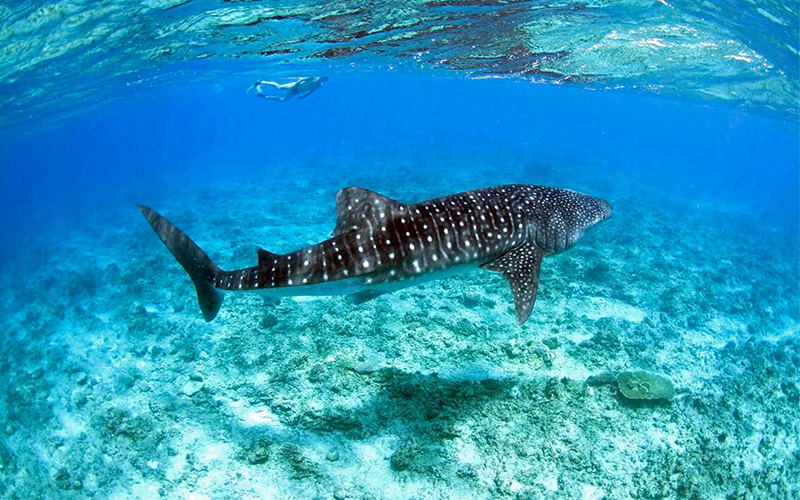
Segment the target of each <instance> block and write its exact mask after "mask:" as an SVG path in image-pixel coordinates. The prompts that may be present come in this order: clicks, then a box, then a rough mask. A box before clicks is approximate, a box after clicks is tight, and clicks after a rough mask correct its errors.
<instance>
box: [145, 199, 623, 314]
mask: <svg viewBox="0 0 800 500" xmlns="http://www.w3.org/2000/svg"><path fill="white" fill-rule="evenodd" d="M139 209H140V210H141V212H142V214H143V215H144V217H145V218H146V219H147V221H148V222H149V223H150V226H151V227H152V228H153V230H155V232H156V234H157V235H158V237H159V238H160V239H161V241H162V242H163V243H164V244H165V245H166V247H167V248H168V249H169V251H170V252H171V253H172V255H173V256H174V257H175V258H176V259H177V261H178V262H179V263H180V265H181V266H183V268H184V269H185V270H186V272H187V273H188V274H189V277H190V278H191V280H192V282H193V283H194V286H195V289H196V291H197V299H198V302H199V304H200V310H201V312H202V314H203V318H204V319H205V320H206V321H212V320H213V319H214V318H215V317H216V316H217V313H218V312H219V310H220V307H221V306H222V300H223V294H224V293H226V292H235V291H250V292H257V293H260V294H262V295H264V296H265V297H269V298H280V297H284V296H306V295H348V296H349V297H350V298H351V299H352V300H353V301H354V302H355V303H361V302H364V301H367V300H371V299H373V298H376V297H379V296H380V295H383V294H385V293H388V292H392V291H395V290H399V289H402V288H405V287H408V286H412V285H415V284H418V283H420V282H423V281H427V280H432V279H438V278H442V277H445V276H450V275H453V274H459V273H463V272H466V271H470V270H473V269H486V270H489V271H495V272H498V273H500V274H502V275H503V276H504V277H505V279H506V281H508V284H509V285H510V287H511V294H512V296H513V299H514V306H515V312H516V321H517V324H520V325H521V324H523V323H524V322H525V321H526V320H527V319H528V317H529V316H530V314H531V311H532V310H533V305H534V303H535V302H536V293H537V291H538V289H539V269H540V266H541V264H542V258H543V257H545V256H549V255H554V254H557V253H560V252H563V251H565V250H568V249H569V248H571V247H572V246H574V245H575V244H576V243H577V242H578V240H580V239H581V237H583V235H584V234H585V233H586V230H587V229H589V228H591V227H592V226H594V225H596V224H597V223H599V222H601V221H604V220H606V219H608V218H609V217H611V205H610V204H609V203H608V202H606V201H604V200H601V199H599V198H593V197H591V196H588V195H585V194H582V193H579V192H577V191H573V190H570V189H563V188H555V187H547V186H533V185H526V184H513V185H505V186H497V187H490V188H485V189H477V190H473V191H467V192H463V193H458V194H453V195H450V196H445V197H442V198H436V199H432V200H428V201H422V202H419V203H403V202H400V201H397V200H395V199H392V198H390V197H388V196H384V195H382V194H379V193H376V192H373V191H369V190H367V189H363V188H360V187H347V188H344V189H342V190H340V191H339V192H338V194H337V195H336V216H337V218H336V225H335V228H334V231H333V235H332V237H331V238H329V239H327V240H325V241H323V242H321V243H318V244H316V245H313V246H310V247H307V248H303V249H301V250H297V251H295V252H291V253H287V254H283V255H278V254H275V253H272V252H269V251H267V250H263V249H259V250H258V264H257V265H255V266H253V267H248V268H245V269H238V270H235V271H223V270H222V269H220V268H219V267H217V265H216V264H214V263H213V262H212V261H211V259H210V258H209V257H208V255H206V253H205V252H204V251H203V250H201V249H200V247H199V246H198V245H197V244H196V243H195V242H194V241H192V239H190V238H189V237H188V236H187V235H186V234H184V233H183V232H182V231H181V230H180V229H178V228H177V227H176V226H175V225H174V224H172V223H171V222H170V221H168V220H167V219H165V218H164V217H162V216H161V215H159V214H158V213H156V212H155V211H154V210H152V209H151V208H148V207H146V206H143V205H139Z"/></svg>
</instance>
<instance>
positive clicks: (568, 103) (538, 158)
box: [0, 61, 800, 499]
mask: <svg viewBox="0 0 800 500" xmlns="http://www.w3.org/2000/svg"><path fill="white" fill-rule="evenodd" d="M258 70H259V67H258V66H257V65H252V64H243V63H239V62H235V61H234V62H215V63H202V62H200V63H198V62H195V63H182V66H181V74H182V75H184V77H183V78H181V79H174V80H170V79H166V80H165V81H159V82H158V83H153V84H152V86H149V85H138V86H137V85H132V86H126V85H120V86H117V87H111V88H110V89H107V93H106V94H104V97H103V98H102V99H99V98H98V102H91V100H88V101H86V102H85V103H84V105H85V109H83V106H77V107H75V109H72V110H71V113H68V114H64V113H62V112H59V113H53V114H52V115H51V116H49V117H48V116H47V115H44V117H42V116H43V115H41V114H40V113H39V112H38V111H37V115H36V119H31V120H29V121H23V122H18V123H14V124H10V125H8V126H6V127H5V128H3V129H1V130H0V169H1V170H2V176H0V178H1V179H2V180H0V217H2V220H3V233H4V234H3V241H2V244H0V252H2V255H3V257H2V261H1V262H0V281H2V285H3V288H2V290H3V291H2V292H0V297H2V300H0V304H2V305H0V311H2V313H3V323H2V326H3V329H4V331H5V332H7V333H6V336H5V338H4V339H3V341H2V352H3V359H4V361H3V363H2V364H0V380H2V382H3V383H4V385H5V386H6V387H10V389H8V390H7V391H6V393H5V395H4V396H3V397H2V405H0V418H1V419H2V423H3V424H4V425H3V426H0V430H2V435H0V464H2V466H3V468H2V469H0V496H2V495H3V494H6V495H9V498H23V497H24V494H25V493H24V492H25V491H27V489H28V488H34V490H33V491H35V492H36V493H37V494H39V495H41V496H42V497H43V498H56V497H64V498H86V497H91V498H185V497H186V495H188V494H190V493H191V494H196V495H206V496H200V497H198V498H244V497H246V496H247V495H250V497H252V498H312V497H314V495H319V498H331V497H333V495H337V496H336V498H454V499H455V498H523V497H524V496H518V494H519V495H523V494H530V495H531V498H538V496H536V495H540V496H545V497H552V498H586V499H594V498H598V499H599V498H631V497H633V496H634V495H635V496H636V497H638V498H684V497H687V496H688V497H692V498H731V497H733V496H736V495H750V497H752V498H793V497H794V495H797V494H798V492H800V484H798V482H797V479H796V478H797V475H796V472H797V462H796V457H797V453H799V452H800V451H798V448H797V442H798V427H797V419H796V417H797V397H798V396H797V394H798V389H797V374H798V366H799V363H800V362H798V359H800V357H798V345H799V343H798V332H800V312H799V311H798V307H799V306H800V296H798V293H799V292H798V278H800V275H799V274H798V273H799V272H800V271H799V270H800V238H799V237H798V235H800V125H798V122H797V120H792V119H788V118H787V119H781V117H778V116H775V115H774V114H769V115H768V114H761V113H759V112H758V111H757V110H745V109H740V108H737V107H735V106H726V105H723V104H721V103H717V102H714V103H708V102H701V101H699V100H696V99H690V98H687V99H683V100H681V99H677V98H675V97H673V98H669V97H659V96H654V95H652V94H650V93H645V92H639V91H637V90H635V89H621V90H617V91H613V90H598V89H593V88H588V87H585V86H582V85H536V84H532V83H530V82H525V81H518V80H513V79H498V78H487V79H468V78H465V77H464V76H463V75H459V74H454V75H453V76H449V77H448V76H445V75H442V74H439V73H437V74H430V73H423V72H414V71H408V70H404V71H399V72H393V71H371V72H370V71H366V72H348V71H346V70H343V69H338V70H333V69H328V70H327V71H326V72H325V74H326V75H327V76H329V77H330V80H329V81H328V82H327V83H326V84H325V85H324V86H323V88H321V89H320V90H319V91H317V92H315V93H314V94H313V95H311V96H310V97H308V98H307V99H304V100H292V101H287V102H283V103H278V102H271V101H267V100H265V99H258V98H256V97H255V96H254V95H253V94H252V93H250V94H247V93H246V92H245V90H246V89H247V87H248V86H249V85H250V83H252V78H251V77H250V76H249V75H251V74H253V73H257V72H258ZM268 70H269V68H268V67H266V66H265V67H264V71H265V74H263V75H261V76H262V77H263V78H269V77H270V75H269V74H267V72H268ZM226 75H232V76H226ZM140 76H141V78H142V80H144V81H150V80H148V77H149V76H152V75H150V74H149V73H147V72H142V75H140ZM784 118H785V117H784ZM510 182H519V183H530V184H547V185H557V186H560V187H566V188H573V189H577V190H580V191H584V192H587V193H590V194H592V195H595V196H598V197H601V198H604V199H607V200H609V201H610V202H611V204H612V205H613V207H614V217H613V218H612V219H611V220H609V221H607V222H604V223H603V224H602V225H600V226H599V227H598V228H597V229H596V230H595V231H593V232H592V233H591V234H590V235H589V236H587V237H586V238H585V239H584V240H583V241H582V242H581V243H580V244H579V245H578V246H577V247H576V248H575V249H574V250H571V251H570V252H568V253H566V254H565V255H563V256H559V257H557V258H553V259H552V260H546V261H545V265H544V267H543V271H542V273H543V274H542V283H543V284H542V290H541V291H540V298H539V302H537V306H536V309H535V310H534V314H533V316H532V319H531V321H530V322H529V323H527V324H526V325H524V326H523V327H517V326H516V325H515V324H514V323H513V314H512V313H510V307H511V298H510V294H509V293H508V288H507V286H506V285H505V283H504V282H502V281H501V280H500V279H499V278H497V279H495V278H496V277H490V276H488V274H486V273H484V274H481V275H470V276H469V277H465V278H456V279H451V280H447V281H443V282H437V283H434V284H429V285H425V286H422V287H416V288H412V289H409V290H407V291H404V292H399V293H397V294H391V295H388V296H385V297H381V298H379V299H376V300H375V301H372V302H370V303H369V304H365V305H364V306H360V307H354V306H351V305H348V304H345V303H344V302H343V301H341V300H340V299H336V298H331V299H320V300H317V301H313V302H306V301H293V300H289V299H287V300H284V301H283V302H282V303H281V304H279V305H274V304H268V305H264V304H262V303H261V302H260V301H259V300H257V299H255V298H241V299H237V298H231V299H230V300H229V299H226V304H225V305H224V306H223V308H224V309H223V313H221V316H220V317H219V318H218V319H217V320H215V322H213V323H210V324H205V323H203V322H202V320H201V317H200V314H199V311H198V308H197V305H196V303H195V302H194V298H193V291H192V287H191V283H190V282H189V280H187V279H186V277H185V274H184V273H183V270H182V269H180V267H179V266H178V264H177V263H175V262H174V260H173V259H172V257H171V256H170V255H169V254H168V252H167V251H166V250H165V249H164V248H163V247H162V245H161V244H160V242H159V241H158V240H157V238H156V237H155V236H154V235H153V234H152V232H151V231H150V229H149V228H148V227H147V224H146V223H145V221H144V220H143V219H142V218H141V216H140V215H139V212H138V210H137V209H136V205H137V204H139V203H143V204H147V205H150V206H153V207H154V208H156V209H158V210H160V211H163V212H164V213H165V214H167V215H168V216H169V217H170V218H171V219H172V220H173V222H175V223H176V224H178V225H179V226H180V227H181V228H182V229H184V230H186V232H187V233H188V234H189V235H190V236H191V237H192V238H194V239H195V240H196V241H198V243H200V244H201V246H203V247H204V248H206V249H207V250H208V251H209V254H210V255H212V257H213V258H214V259H215V260H218V261H219V263H220V265H222V266H223V267H225V268H234V267H237V266H238V267H244V266H251V265H254V264H255V259H256V254H255V250H256V248H258V247H264V248H267V249H269V250H271V251H275V252H288V251H292V250H294V249H297V248H299V247H301V246H303V245H306V244H313V243H315V242H317V241H320V240H322V239H324V238H326V237H327V236H328V234H329V231H330V230H331V229H332V228H333V225H334V218H335V210H334V205H333V203H334V198H335V194H336V192H337V190H338V189H340V188H343V187H347V186H351V185H359V186H363V187H365V188H369V189H372V190H375V191H379V192H382V193H385V194H387V195H389V196H392V197H396V198H398V199H402V200H407V201H421V200H423V199H427V198H431V197H436V196H443V195H447V194H452V193H455V192H458V191H462V190H468V189H476V188H481V187H488V186H493V185H499V184H503V183H510ZM545 341H546V342H545ZM364 366H366V368H364ZM634 369H647V370H649V371H651V372H654V373H661V374H664V375H667V376H669V377H670V378H671V379H672V383H673V384H675V386H676V390H677V396H676V398H675V399H674V400H673V401H672V402H663V401H662V402H656V403H655V404H649V403H648V402H647V401H645V402H644V403H642V402H639V401H628V400H626V399H625V398H624V397H622V396H620V395H619V393H618V391H617V386H616V384H617V382H615V381H614V382H613V383H612V382H602V380H606V379H608V377H611V379H608V380H615V379H614V377H615V376H616V374H617V373H619V372H622V371H624V370H634ZM609 374H610V375H609ZM190 377H192V378H190ZM315 377H316V378H315ZM591 377H599V378H591ZM602 377H606V379H603V378H602ZM87 380H88V382H87ZM597 380H601V382H597ZM198 383H199V384H200V385H199V387H200V389H198V390H197V392H195V391H194V389H192V387H196V386H193V385H192V384H198ZM154 436H155V437H154ZM598 443H606V444H604V445H602V446H601V445H599V444H598ZM626 443H627V444H626ZM595 446H596V448H595ZM259 450H261V451H259ZM263 450H269V453H267V454H268V455H269V458H265V456H264V455H263V454H259V453H261V452H263ZM586 450H592V452H591V453H589V452H588V451H586ZM333 452H335V453H336V454H335V455H332V453H333ZM264 453H266V452H264ZM333 457H335V458H333ZM262 459H263V460H262ZM110 464H111V465H110ZM719 477H723V478H724V481H719V480H718V478H719ZM220 478H222V480H220ZM676 478H677V479H676ZM742 497H744V496H742ZM525 498H526V497H525Z"/></svg>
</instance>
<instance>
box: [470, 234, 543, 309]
mask: <svg viewBox="0 0 800 500" xmlns="http://www.w3.org/2000/svg"><path fill="white" fill-rule="evenodd" d="M542 257H544V251H543V250H542V249H541V248H539V247H537V246H536V245H534V244H532V243H523V244H522V245H520V246H518V247H516V248H514V249H513V250H511V251H509V252H506V253H504V254H503V255H501V256H500V257H498V258H496V259H495V260H493V261H491V262H487V263H486V264H483V265H482V266H481V268H483V269H489V270H490V271H497V272H498V273H501V274H502V275H503V276H505V278H506V281H508V284H509V285H511V294H512V295H513V296H514V307H515V309H516V311H517V324H518V325H521V324H523V323H525V321H527V320H528V316H530V315H531V311H533V304H534V303H535V302H536V292H537V291H538V290H539V268H540V267H541V265H542Z"/></svg>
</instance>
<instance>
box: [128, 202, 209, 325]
mask: <svg viewBox="0 0 800 500" xmlns="http://www.w3.org/2000/svg"><path fill="white" fill-rule="evenodd" d="M139 210H141V211H142V214H143V215H144V217H145V219H147V222H149V223H150V226H151V227H152V228H153V230H154V231H155V232H156V234H157V235H158V237H159V238H161V241H163V242H164V244H165V245H166V246H167V248H168V249H169V251H170V252H172V255H174V256H175V258H176V259H178V262H179V263H180V265H182V266H183V268H184V269H186V272H187V273H189V277H190V278H191V279H192V282H194V287H195V288H196V289H197V301H198V302H199V303H200V310H201V311H202V312H203V318H205V320H206V321H211V320H212V319H214V318H215V317H216V316H217V313H218V312H219V308H220V306H222V298H223V296H222V292H220V291H219V290H218V289H216V288H214V280H215V278H216V277H217V276H218V275H220V274H222V273H224V271H222V270H221V269H220V268H218V267H217V266H216V265H215V264H214V263H213V262H211V259H209V258H208V255H206V253H205V252H204V251H202V250H201V249H200V247H199V246H197V244H196V243H195V242H194V241H192V240H191V238H189V237H188V236H186V235H185V234H184V233H183V232H182V231H181V230H180V229H178V228H177V227H175V225H174V224H173V223H171V222H170V221H168V220H167V219H165V218H164V217H162V216H161V215H159V214H158V213H156V212H155V211H154V210H152V209H150V208H148V207H145V206H144V205H139Z"/></svg>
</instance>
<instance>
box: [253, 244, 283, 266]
mask: <svg viewBox="0 0 800 500" xmlns="http://www.w3.org/2000/svg"><path fill="white" fill-rule="evenodd" d="M279 258H280V255H278V254H275V253H272V252H270V251H268V250H264V249H263V248H259V249H258V267H267V266H273V265H275V264H277V263H278V259H279Z"/></svg>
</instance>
